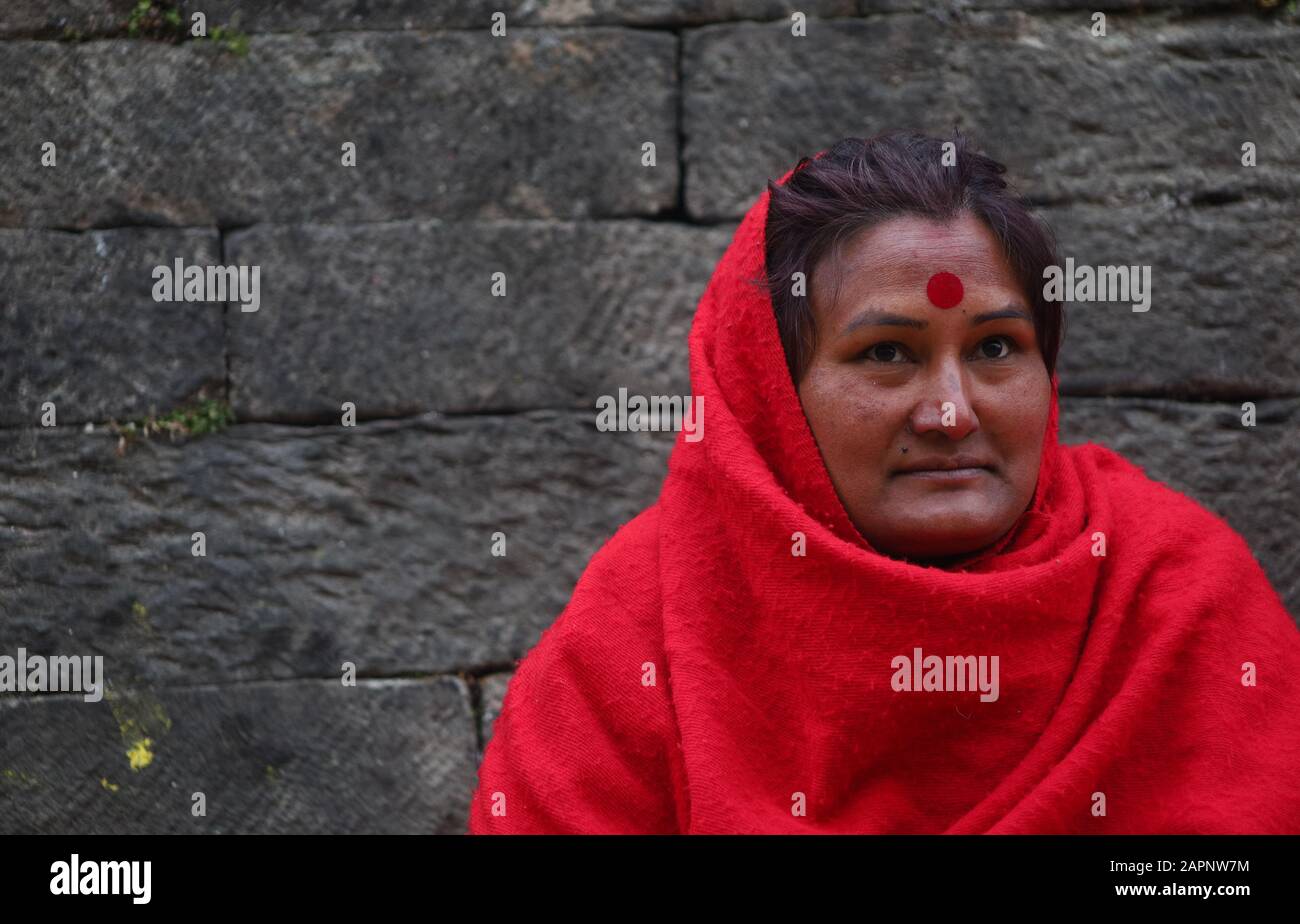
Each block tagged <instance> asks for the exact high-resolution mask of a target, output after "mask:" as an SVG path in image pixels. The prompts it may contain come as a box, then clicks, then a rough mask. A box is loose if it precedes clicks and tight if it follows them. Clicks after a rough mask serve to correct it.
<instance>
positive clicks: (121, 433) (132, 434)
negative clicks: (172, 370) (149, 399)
mask: <svg viewBox="0 0 1300 924" xmlns="http://www.w3.org/2000/svg"><path fill="white" fill-rule="evenodd" d="M234 422H235V412H234V410H233V409H232V408H231V407H230V402H228V401H222V400H218V399H216V398H208V397H205V396H204V395H203V394H202V393H200V395H199V397H198V398H196V399H195V400H194V401H193V402H191V403H189V404H186V405H184V406H182V407H179V408H177V409H176V410H174V411H170V412H168V413H166V414H162V415H158V414H150V415H149V416H148V417H146V418H144V419H143V420H129V421H127V422H126V423H124V424H119V423H118V422H117V421H111V422H110V423H109V425H108V426H109V429H110V430H112V431H113V432H114V433H116V434H117V436H118V442H117V454H118V455H119V456H120V455H123V454H125V452H126V448H127V446H128V445H130V444H131V443H133V442H134V441H135V440H137V439H140V438H144V439H149V438H150V437H153V436H155V435H157V434H161V433H166V434H167V435H168V436H170V437H171V438H172V439H173V440H175V439H177V438H178V437H182V438H187V437H195V436H207V435H208V434H210V433H217V432H219V431H221V430H224V429H225V428H226V427H228V426H230V425H231V424H233V423H234Z"/></svg>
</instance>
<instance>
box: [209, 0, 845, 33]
mask: <svg viewBox="0 0 1300 924" xmlns="http://www.w3.org/2000/svg"><path fill="white" fill-rule="evenodd" d="M206 6H208V7H210V8H211V9H212V13H211V15H212V16H214V17H216V18H217V19H219V20H222V21H229V22H230V23H232V24H234V25H236V26H238V27H240V28H245V29H248V30H249V31H266V30H270V29H276V30H280V29H310V30H324V29H362V28H365V29H409V28H449V27H454V28H475V27H482V28H484V29H487V28H488V27H489V26H490V25H491V22H492V14H493V13H494V12H496V11H498V10H500V11H503V12H505V14H506V25H507V30H509V29H510V28H513V27H516V26H536V25H555V26H580V25H581V26H590V25H601V24H609V25H618V24H624V23H625V24H629V25H638V26H646V25H662V26H671V25H689V24H691V23H700V22H714V21H717V20H721V19H787V20H788V19H789V16H790V12H791V10H790V8H789V4H787V3H782V2H780V0H531V2H525V3H521V4H516V5H514V6H513V7H503V6H502V5H501V4H500V3H496V2H495V0H469V2H458V3H429V2H428V0H396V2H389V3H386V4H384V5H383V8H382V9H381V8H376V7H374V6H369V5H367V6H364V7H363V6H359V5H358V4H357V2H356V0H206ZM799 9H800V10H801V11H802V12H804V13H805V14H807V15H808V16H810V17H811V16H817V17H830V16H852V15H854V14H855V13H856V11H857V0H810V2H808V3H801V4H800V5H799Z"/></svg>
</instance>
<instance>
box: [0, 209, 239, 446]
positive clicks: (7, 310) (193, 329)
mask: <svg viewBox="0 0 1300 924" xmlns="http://www.w3.org/2000/svg"><path fill="white" fill-rule="evenodd" d="M177 258H181V259H182V260H184V261H185V264H186V265H191V264H194V263H202V264H218V263H220V262H221V259H220V246H219V244H218V240H217V234H216V232H215V231H203V230H155V229H149V228H130V229H122V230H113V231H88V232H85V233H84V234H74V233H69V232H64V231H6V230H0V395H3V400H0V425H3V426H15V425H23V426H29V427H31V426H36V425H38V423H39V422H40V419H41V413H42V412H41V405H42V404H43V403H44V402H46V401H53V402H54V405H55V409H56V413H57V421H58V423H59V424H60V425H71V424H77V423H81V422H84V421H106V420H109V419H110V418H116V419H118V420H125V419H127V418H134V417H143V416H145V415H146V414H148V413H150V412H151V411H159V412H164V411H167V410H169V409H171V407H172V406H173V405H175V404H178V403H180V402H182V401H183V400H184V399H186V398H187V397H189V396H190V395H191V394H192V393H194V392H196V391H197V390H198V389H199V388H201V387H204V386H211V387H212V388H214V389H216V393H219V392H220V390H222V389H223V388H224V385H225V376H226V363H225V347H224V337H225V335H224V332H223V330H222V313H223V311H224V306H223V305H221V304H218V303H210V304H209V303H198V302H155V301H154V300H153V295H152V290H153V285H154V279H153V269H154V267H155V266H159V265H163V264H165V265H167V266H171V265H172V263H173V261H174V260H175V259H177Z"/></svg>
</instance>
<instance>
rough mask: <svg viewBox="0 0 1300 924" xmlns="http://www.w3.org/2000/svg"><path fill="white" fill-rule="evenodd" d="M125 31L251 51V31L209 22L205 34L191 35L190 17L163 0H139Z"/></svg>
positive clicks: (234, 51)
mask: <svg viewBox="0 0 1300 924" xmlns="http://www.w3.org/2000/svg"><path fill="white" fill-rule="evenodd" d="M126 34H127V35H129V36H130V37H131V38H149V39H156V40H158V41H164V42H180V41H185V40H187V39H188V40H192V41H195V42H212V43H213V44H214V45H216V46H217V47H218V48H221V49H223V50H224V51H228V52H230V53H231V54H234V55H238V56H239V57H241V58H242V57H245V56H247V54H248V35H247V34H245V33H243V32H240V31H238V30H237V29H232V28H230V27H229V26H220V25H209V26H208V34H207V35H206V36H191V35H190V25H189V21H188V20H187V19H186V18H185V15H184V14H183V13H181V11H180V8H179V7H177V6H175V5H173V4H170V3H165V2H162V0H138V2H137V3H136V5H135V6H134V7H132V8H131V15H130V16H129V17H128V18H127V20H126Z"/></svg>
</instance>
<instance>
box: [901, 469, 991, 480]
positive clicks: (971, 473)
mask: <svg viewBox="0 0 1300 924" xmlns="http://www.w3.org/2000/svg"><path fill="white" fill-rule="evenodd" d="M988 471H989V470H988V469H987V468H982V467H976V468H925V469H914V470H912V471H907V472H899V473H898V474H900V475H907V476H909V477H911V478H927V479H931V480H934V481H971V480H972V479H975V478H978V477H979V476H981V475H986V474H988Z"/></svg>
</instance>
